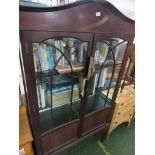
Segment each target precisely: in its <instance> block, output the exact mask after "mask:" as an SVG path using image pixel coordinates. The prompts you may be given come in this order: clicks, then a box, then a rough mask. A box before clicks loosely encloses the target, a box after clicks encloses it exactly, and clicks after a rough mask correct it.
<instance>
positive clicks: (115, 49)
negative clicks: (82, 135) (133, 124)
mask: <svg viewBox="0 0 155 155" xmlns="http://www.w3.org/2000/svg"><path fill="white" fill-rule="evenodd" d="M126 47H127V41H125V40H123V39H121V38H118V37H108V36H107V37H105V36H104V35H101V36H96V38H95V43H94V50H93V58H94V63H93V67H94V69H93V73H92V76H91V78H90V80H89V84H88V91H87V92H88V96H87V104H86V112H85V121H84V132H89V131H90V130H91V129H93V128H96V127H97V126H100V125H102V124H104V123H105V122H106V121H107V116H108V113H109V111H110V108H111V106H112V98H113V94H114V91H115V87H116V83H117V80H118V77H119V75H120V70H121V66H122V62H123V58H124V55H125V51H126ZM93 67H92V68H93Z"/></svg>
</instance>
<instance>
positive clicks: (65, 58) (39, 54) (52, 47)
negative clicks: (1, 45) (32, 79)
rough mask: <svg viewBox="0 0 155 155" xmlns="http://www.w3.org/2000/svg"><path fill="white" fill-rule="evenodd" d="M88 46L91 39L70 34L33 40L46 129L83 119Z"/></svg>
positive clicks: (43, 123) (40, 100)
mask: <svg viewBox="0 0 155 155" xmlns="http://www.w3.org/2000/svg"><path fill="white" fill-rule="evenodd" d="M87 48H88V43H87V42H82V41H80V40H78V39H75V38H68V37H62V38H54V39H48V40H45V41H43V42H41V43H33V56H34V67H35V74H36V90H37V98H38V107H39V115H40V126H41V129H42V132H46V131H48V130H50V129H53V128H56V127H58V126H60V125H63V124H65V123H67V122H69V121H72V120H77V119H79V112H80V102H81V88H82V83H81V81H82V80H83V78H84V75H85V74H86V70H85V67H86V63H87V62H86V61H87V57H88V56H87Z"/></svg>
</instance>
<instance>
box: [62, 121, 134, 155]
mask: <svg viewBox="0 0 155 155" xmlns="http://www.w3.org/2000/svg"><path fill="white" fill-rule="evenodd" d="M134 154H135V123H134V122H133V123H132V124H131V125H130V126H129V127H127V126H126V125H125V124H122V125H120V126H119V127H118V128H116V129H115V130H114V131H113V132H112V134H111V135H110V136H109V138H108V139H107V140H105V141H103V142H101V141H99V134H96V135H94V136H92V137H90V138H87V139H86V140H84V141H82V142H81V143H80V144H78V145H75V146H73V147H72V148H71V149H69V150H67V151H66V152H64V153H61V155H134Z"/></svg>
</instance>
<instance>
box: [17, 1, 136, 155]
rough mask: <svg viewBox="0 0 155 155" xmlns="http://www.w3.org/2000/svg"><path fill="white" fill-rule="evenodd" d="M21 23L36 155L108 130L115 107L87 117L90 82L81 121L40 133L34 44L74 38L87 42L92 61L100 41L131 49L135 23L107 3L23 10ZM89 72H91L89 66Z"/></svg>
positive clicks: (60, 149)
mask: <svg viewBox="0 0 155 155" xmlns="http://www.w3.org/2000/svg"><path fill="white" fill-rule="evenodd" d="M96 12H101V16H99V17H96ZM19 22H20V25H19V27H20V41H21V45H22V56H23V65H24V70H25V79H26V80H25V83H26V87H27V105H28V106H27V107H28V112H29V117H30V125H31V127H32V134H33V136H34V141H35V147H36V150H37V151H36V154H37V155H40V154H41V155H42V154H55V153H58V152H60V151H62V150H64V149H66V148H69V147H70V146H72V145H74V144H76V143H78V142H80V141H81V140H82V139H84V138H86V137H88V136H90V135H92V134H94V133H96V132H98V131H100V130H103V129H104V130H107V128H108V126H109V122H110V121H111V118H112V113H113V109H114V107H115V104H112V107H111V108H110V107H109V108H106V109H102V110H98V111H95V112H93V113H92V114H89V115H87V116H86V115H85V113H86V108H87V103H86V102H87V96H88V94H87V93H88V91H87V88H88V82H89V81H88V80H86V83H85V88H84V96H83V98H82V101H81V104H80V120H79V121H77V122H75V121H74V122H69V123H66V124H63V125H62V126H61V127H60V126H59V127H58V128H57V129H54V130H51V131H49V132H47V133H44V134H42V133H41V131H40V122H39V109H38V105H37V94H36V88H35V84H36V83H35V80H36V79H35V72H34V64H33V49H32V43H34V42H42V41H44V40H46V39H49V38H54V37H62V36H63V37H73V38H77V39H79V40H82V41H85V42H88V56H90V57H91V56H94V53H95V48H96V43H97V41H103V40H104V39H107V38H111V37H112V38H114V37H116V38H121V39H124V40H126V41H127V42H128V46H129V45H130V44H131V42H133V39H134V21H133V20H131V19H129V18H127V17H125V16H124V15H123V14H122V13H121V12H120V11H118V10H117V9H116V8H115V7H114V6H113V5H111V4H110V3H108V2H106V1H101V0H86V1H80V2H77V3H74V4H70V5H67V6H63V7H54V8H28V7H20V19H19ZM128 53H129V52H128V47H127V50H126V53H125V56H124V59H123V63H122V66H121V71H120V74H119V78H118V80H117V84H116V88H115V92H114V95H113V98H112V103H115V99H116V97H117V93H118V89H119V86H120V81H121V77H122V75H123V71H124V68H125V65H126V62H127V57H128ZM88 61H89V60H88ZM86 70H88V65H87V66H86Z"/></svg>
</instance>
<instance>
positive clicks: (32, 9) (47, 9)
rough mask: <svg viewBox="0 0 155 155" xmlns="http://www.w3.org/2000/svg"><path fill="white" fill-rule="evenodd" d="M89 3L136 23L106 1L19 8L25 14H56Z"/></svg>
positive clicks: (97, 0)
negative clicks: (99, 5) (98, 4)
mask: <svg viewBox="0 0 155 155" xmlns="http://www.w3.org/2000/svg"><path fill="white" fill-rule="evenodd" d="M88 3H100V4H102V5H104V6H107V7H108V8H109V9H110V10H111V11H112V12H114V13H115V14H116V15H117V16H119V17H120V18H121V19H123V20H124V21H126V22H129V23H133V24H134V23H135V21H134V20H132V19H131V18H128V17H127V16H125V15H124V14H123V13H122V12H121V11H120V10H118V9H117V8H116V7H115V6H114V5H113V4H111V3H109V2H107V1H105V0H85V1H78V2H74V3H70V4H67V5H63V6H56V7H40V6H39V7H28V6H19V10H20V11H24V12H54V11H61V10H65V9H69V8H73V7H76V6H79V5H83V4H88Z"/></svg>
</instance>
